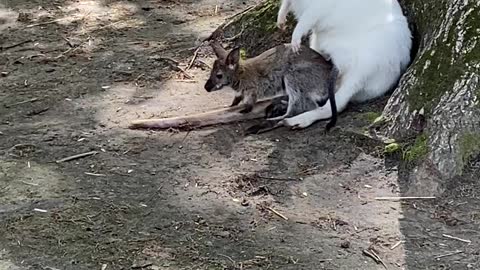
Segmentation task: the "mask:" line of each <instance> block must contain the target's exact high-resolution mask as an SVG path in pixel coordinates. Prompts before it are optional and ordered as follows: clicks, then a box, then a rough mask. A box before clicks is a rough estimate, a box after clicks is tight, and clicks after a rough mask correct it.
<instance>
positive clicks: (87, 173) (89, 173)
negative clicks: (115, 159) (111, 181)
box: [85, 172, 105, 177]
mask: <svg viewBox="0 0 480 270" xmlns="http://www.w3.org/2000/svg"><path fill="white" fill-rule="evenodd" d="M85 174H86V175H90V176H98V177H101V176H105V174H101V173H91V172H85Z"/></svg>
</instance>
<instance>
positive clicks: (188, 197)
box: [0, 0, 480, 270]
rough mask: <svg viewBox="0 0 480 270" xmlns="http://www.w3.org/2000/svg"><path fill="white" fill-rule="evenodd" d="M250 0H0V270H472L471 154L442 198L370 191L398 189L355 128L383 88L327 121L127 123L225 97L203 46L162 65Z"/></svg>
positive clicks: (477, 247)
mask: <svg viewBox="0 0 480 270" xmlns="http://www.w3.org/2000/svg"><path fill="white" fill-rule="evenodd" d="M255 2H256V1H252V0H249V1H239V0H228V1H227V0H226V1H219V0H202V1H201V0H190V1H187V0H177V1H174V0H163V1H162V0H150V1H114V0H105V1H101V0H77V1H64V0H56V1H52V0H48V1H46V0H42V1H40V0H3V1H0V47H1V51H0V53H1V54H0V72H1V74H0V76H1V77H0V269H1V270H17V269H45V270H46V269H99V270H100V269H103V270H105V269H385V268H388V269H480V253H479V252H480V244H479V239H480V232H479V231H480V229H479V227H480V226H479V224H480V207H479V205H480V203H479V194H480V189H479V185H478V181H477V180H478V179H479V177H480V175H479V174H478V171H479V170H478V168H479V167H480V163H479V162H477V163H475V162H473V163H472V171H471V172H468V175H466V176H465V177H464V178H462V179H458V181H457V182H456V183H455V184H451V185H448V186H447V190H448V191H447V192H446V193H445V194H444V195H442V197H441V198H437V199H435V200H421V201H409V202H405V203H399V202H395V201H378V200H376V199H375V197H382V196H402V195H405V194H404V193H405V192H404V191H405V190H407V189H408V181H404V180H401V179H403V178H402V177H400V176H401V175H402V173H401V172H400V173H399V171H401V170H399V169H398V166H397V164H396V162H395V160H390V159H389V158H386V157H384V156H383V145H377V144H376V143H375V142H372V141H369V140H368V139H366V138H364V137H362V136H360V135H356V134H358V133H360V132H361V131H362V130H363V129H364V128H365V127H366V126H367V124H368V123H369V121H371V120H372V119H371V118H372V115H375V114H372V113H371V112H372V111H380V110H381V108H382V106H383V104H384V102H385V99H383V100H380V101H376V102H372V103H370V104H366V105H362V106H351V107H350V108H349V110H348V111H347V112H345V113H343V114H342V116H341V119H340V121H339V124H338V128H337V129H335V130H334V131H332V132H330V133H329V134H324V132H323V129H324V125H325V123H318V124H316V125H314V126H313V127H311V128H308V129H306V130H302V131H289V130H277V131H274V132H272V133H269V134H264V135H260V136H249V137H245V136H244V135H243V130H244V129H245V128H246V127H248V126H249V124H236V125H231V126H219V127H212V128H208V129H204V130H199V131H192V132H176V131H168V132H167V131H155V132H154V131H133V130H129V129H127V128H126V127H127V125H128V123H129V121H130V120H134V119H139V118H150V117H152V116H157V117H160V116H161V117H164V116H174V115H182V114H187V113H194V112H201V111H207V110H209V109H213V108H219V107H222V106H225V105H228V104H229V103H230V101H231V98H232V93H230V92H228V91H224V92H219V93H211V94H209V93H206V92H205V91H204V90H203V83H204V81H205V78H206V77H207V73H208V69H207V70H202V68H205V65H204V64H202V62H200V61H198V60H201V61H203V62H205V63H207V64H211V62H212V60H213V58H212V55H211V52H210V50H209V49H208V48H202V49H200V51H199V54H198V58H197V61H195V62H194V63H193V66H192V68H191V69H188V70H187V71H186V73H187V74H184V73H183V72H181V71H179V70H178V69H176V67H177V66H179V67H181V68H182V69H184V70H186V67H187V65H188V64H189V62H190V60H191V59H192V56H193V54H194V51H195V49H196V47H197V46H198V45H199V44H200V41H201V39H203V38H205V37H206V36H208V35H209V34H210V33H211V32H212V31H213V30H214V29H215V28H216V27H217V26H218V25H219V24H220V23H221V22H223V20H224V19H225V18H227V17H229V16H232V15H234V14H236V13H237V12H240V11H242V10H244V9H245V8H247V7H248V6H250V5H252V4H255ZM257 2H258V1H257ZM216 5H218V6H217V12H216V13H215V10H216V8H215V7H216ZM22 42H25V43H22ZM20 43H21V44H20ZM13 45H18V46H13ZM172 60H174V61H172ZM189 76H191V78H190V77H189ZM89 151H97V152H98V153H97V154H96V155H93V156H88V157H84V158H81V159H76V160H72V161H68V162H64V163H56V160H58V159H61V158H64V157H68V156H71V155H75V154H80V153H85V152H89ZM416 195H422V196H430V195H431V194H429V191H428V190H417V191H416ZM443 234H445V235H447V236H444V235H443ZM448 235H450V236H454V237H458V238H460V239H452V238H448ZM467 240H469V241H471V243H467V242H468V241H467ZM364 250H370V252H371V251H373V252H375V253H376V254H378V256H379V257H380V259H381V260H382V261H383V262H384V263H385V266H383V265H382V264H381V263H378V264H377V263H376V262H375V260H374V259H372V258H371V257H368V256H366V255H365V254H364V252H363V251H364Z"/></svg>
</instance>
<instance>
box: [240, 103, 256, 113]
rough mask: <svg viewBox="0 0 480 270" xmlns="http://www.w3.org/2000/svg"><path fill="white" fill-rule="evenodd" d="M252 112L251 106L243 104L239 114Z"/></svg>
mask: <svg viewBox="0 0 480 270" xmlns="http://www.w3.org/2000/svg"><path fill="white" fill-rule="evenodd" d="M252 110H253V104H245V108H244V109H242V110H241V111H240V113H249V112H251V111H252Z"/></svg>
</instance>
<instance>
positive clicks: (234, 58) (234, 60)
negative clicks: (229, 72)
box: [225, 48, 240, 69]
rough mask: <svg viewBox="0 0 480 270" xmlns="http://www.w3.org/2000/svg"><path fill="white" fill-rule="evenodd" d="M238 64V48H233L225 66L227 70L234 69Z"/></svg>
mask: <svg viewBox="0 0 480 270" xmlns="http://www.w3.org/2000/svg"><path fill="white" fill-rule="evenodd" d="M238 62H240V48H235V49H233V50H231V51H230V53H229V54H228V56H227V59H226V61H225V64H227V66H228V67H229V68H232V69H234V68H235V67H236V66H237V65H238Z"/></svg>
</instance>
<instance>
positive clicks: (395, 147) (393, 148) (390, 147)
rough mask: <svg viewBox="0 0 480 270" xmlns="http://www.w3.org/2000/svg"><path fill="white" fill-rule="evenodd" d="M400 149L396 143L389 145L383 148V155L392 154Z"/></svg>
mask: <svg viewBox="0 0 480 270" xmlns="http://www.w3.org/2000/svg"><path fill="white" fill-rule="evenodd" d="M401 149H402V146H401V145H400V144H398V143H390V144H387V145H386V146H385V151H384V152H385V154H393V153H395V152H397V151H399V150H401Z"/></svg>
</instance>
